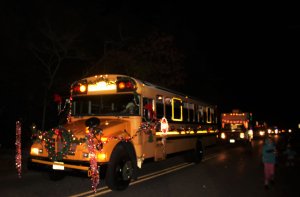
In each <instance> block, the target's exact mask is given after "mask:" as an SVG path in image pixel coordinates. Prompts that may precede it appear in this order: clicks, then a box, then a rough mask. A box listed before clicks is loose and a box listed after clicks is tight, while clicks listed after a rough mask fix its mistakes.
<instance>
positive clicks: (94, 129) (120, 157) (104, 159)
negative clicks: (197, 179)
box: [30, 74, 218, 190]
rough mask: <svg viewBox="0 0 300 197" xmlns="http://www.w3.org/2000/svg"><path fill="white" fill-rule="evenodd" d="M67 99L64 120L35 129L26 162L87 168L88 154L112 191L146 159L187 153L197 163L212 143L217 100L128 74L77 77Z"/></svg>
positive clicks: (121, 187) (58, 167) (127, 180)
mask: <svg viewBox="0 0 300 197" xmlns="http://www.w3.org/2000/svg"><path fill="white" fill-rule="evenodd" d="M195 91H201V90H199V89H197V88H195ZM69 102H70V110H69V112H68V118H67V121H66V122H65V123H64V124H62V125H59V126H58V127H57V128H55V129H52V130H51V131H48V132H42V133H37V134H36V140H35V141H34V143H33V145H32V147H31V152H30V162H31V163H32V164H36V165H37V164H38V165H42V166H47V167H50V168H51V171H53V172H57V171H58V170H60V171H66V170H70V169H71V170H81V171H87V172H88V173H90V172H91V158H93V159H95V160H96V163H97V167H99V169H100V170H99V171H100V174H101V171H102V172H103V171H105V181H106V185H107V186H108V187H109V188H110V189H112V190H124V189H126V188H127V187H128V185H129V183H130V181H131V180H133V179H137V173H136V172H137V170H138V169H139V168H142V165H143V161H144V160H145V159H153V160H154V161H160V160H163V159H166V158H167V156H168V155H170V154H172V153H179V152H190V153H191V154H190V155H191V156H192V159H193V162H197V163H198V162H200V161H201V160H202V158H203V151H204V149H205V147H208V146H211V145H214V144H216V142H217V135H218V129H217V125H218V122H217V121H218V114H217V106H216V105H213V104H209V103H206V102H203V101H201V100H199V99H195V98H191V97H188V96H186V95H184V94H181V93H178V92H175V91H172V90H169V89H166V88H163V87H160V86H157V85H154V84H151V83H149V82H146V81H143V80H139V79H136V78H133V77H130V76H126V75H117V74H107V75H96V76H92V77H87V78H84V79H81V80H78V81H76V82H74V83H73V84H72V86H71V97H70V99H69ZM88 134H90V135H89V136H88V137H87V135H88ZM54 174H55V173H54Z"/></svg>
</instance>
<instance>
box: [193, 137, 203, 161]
mask: <svg viewBox="0 0 300 197" xmlns="http://www.w3.org/2000/svg"><path fill="white" fill-rule="evenodd" d="M203 153H204V151H203V146H202V142H201V141H200V140H197V142H196V145H195V149H194V151H193V154H194V162H195V163H200V162H201V161H202V159H203Z"/></svg>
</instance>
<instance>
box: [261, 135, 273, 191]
mask: <svg viewBox="0 0 300 197" xmlns="http://www.w3.org/2000/svg"><path fill="white" fill-rule="evenodd" d="M262 162H263V164H264V186H265V189H269V184H270V183H272V184H274V178H275V164H276V146H275V143H274V142H273V141H272V139H271V138H270V137H269V136H268V137H266V139H265V141H264V144H263V147H262Z"/></svg>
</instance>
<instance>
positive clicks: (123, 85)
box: [117, 79, 136, 92]
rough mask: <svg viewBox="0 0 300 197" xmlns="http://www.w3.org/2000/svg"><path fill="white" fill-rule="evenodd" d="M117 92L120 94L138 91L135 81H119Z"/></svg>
mask: <svg viewBox="0 0 300 197" xmlns="http://www.w3.org/2000/svg"><path fill="white" fill-rule="evenodd" d="M117 90H118V92H125V91H130V92H132V91H134V90H136V85H135V83H134V81H132V80H130V79H122V80H119V81H117Z"/></svg>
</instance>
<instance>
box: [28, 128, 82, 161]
mask: <svg viewBox="0 0 300 197" xmlns="http://www.w3.org/2000/svg"><path fill="white" fill-rule="evenodd" d="M31 131H32V136H31V139H32V140H35V141H37V142H40V143H43V144H44V145H45V149H46V151H47V152H48V157H49V159H51V160H52V161H60V160H62V159H63V158H64V157H65V156H66V155H67V154H68V152H69V150H70V147H71V144H72V143H75V144H81V143H83V142H85V141H86V139H85V138H80V139H77V138H76V137H75V136H74V135H73V134H72V133H71V132H70V131H67V130H66V129H64V128H63V127H58V128H54V129H51V130H49V131H40V130H37V129H36V126H35V125H33V126H32V127H31ZM54 135H56V138H57V141H59V142H60V143H61V145H62V147H61V150H59V151H57V152H56V150H55V138H53V136H54Z"/></svg>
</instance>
